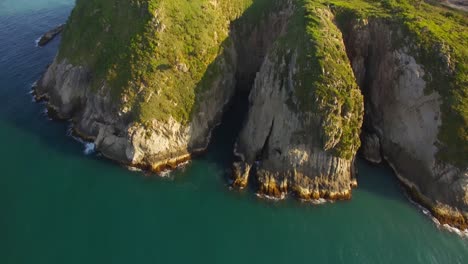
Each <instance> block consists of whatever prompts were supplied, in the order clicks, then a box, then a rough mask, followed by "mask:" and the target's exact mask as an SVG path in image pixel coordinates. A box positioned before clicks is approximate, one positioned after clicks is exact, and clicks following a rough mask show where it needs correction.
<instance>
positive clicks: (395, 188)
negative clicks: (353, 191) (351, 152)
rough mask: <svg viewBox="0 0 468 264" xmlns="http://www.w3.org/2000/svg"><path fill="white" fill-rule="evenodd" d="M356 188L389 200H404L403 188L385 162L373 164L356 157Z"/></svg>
mask: <svg viewBox="0 0 468 264" xmlns="http://www.w3.org/2000/svg"><path fill="white" fill-rule="evenodd" d="M356 167H357V170H358V174H357V180H358V190H362V191H365V192H368V193H372V194H374V195H378V196H382V197H384V198H386V199H389V200H399V201H401V200H406V199H407V198H406V197H405V190H404V188H403V187H402V185H401V184H400V182H399V180H398V179H397V177H396V175H395V173H394V171H393V169H392V168H391V167H390V166H389V165H388V164H387V163H386V162H382V163H381V164H374V163H371V162H368V161H366V160H364V159H363V158H358V159H357V160H356Z"/></svg>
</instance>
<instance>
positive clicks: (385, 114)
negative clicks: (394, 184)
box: [346, 20, 468, 229]
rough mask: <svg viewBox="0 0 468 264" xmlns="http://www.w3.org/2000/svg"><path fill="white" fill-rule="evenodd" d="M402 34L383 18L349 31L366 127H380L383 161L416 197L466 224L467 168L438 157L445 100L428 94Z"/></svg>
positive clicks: (441, 216)
mask: <svg viewBox="0 0 468 264" xmlns="http://www.w3.org/2000/svg"><path fill="white" fill-rule="evenodd" d="M398 34H400V32H398V31H393V30H392V29H391V27H390V26H389V25H387V24H386V23H385V22H383V21H380V20H370V21H368V23H367V22H366V23H359V22H356V23H355V24H354V25H352V26H351V27H350V32H349V33H348V34H347V35H348V37H347V39H346V42H347V46H348V53H349V56H350V59H351V62H352V65H353V68H354V71H355V75H356V76H357V77H358V83H360V84H361V87H365V90H364V91H363V92H364V94H366V95H367V105H366V107H367V109H366V115H367V116H366V120H367V126H370V127H371V128H372V129H373V130H374V131H377V134H378V138H380V140H381V142H380V143H381V148H382V152H383V155H384V157H385V159H386V160H387V161H388V162H389V163H390V164H391V165H392V167H393V168H394V170H395V172H396V173H397V175H398V178H399V179H400V180H401V181H402V182H403V183H404V184H405V185H406V186H408V187H409V188H410V190H411V193H412V195H413V197H414V198H415V199H416V200H417V201H419V202H421V203H422V204H423V205H425V206H427V207H428V208H429V209H430V210H431V211H432V212H433V214H434V215H435V216H436V217H437V218H438V219H439V220H440V221H441V222H442V223H451V224H453V225H455V226H457V227H459V228H463V229H465V228H468V168H464V169H463V168H457V167H456V166H454V165H452V164H450V163H447V162H446V161H442V160H440V159H439V158H438V157H437V155H436V154H437V152H438V150H439V149H438V146H439V144H438V137H437V136H438V133H439V127H440V125H441V122H442V115H441V98H440V95H439V94H438V93H437V92H435V91H431V92H427V91H428V89H427V81H426V80H427V79H426V78H425V75H426V74H428V73H426V72H425V70H424V65H421V64H419V63H418V62H417V61H416V59H415V57H414V56H413V55H412V52H414V51H412V52H411V48H410V47H408V46H406V47H404V46H403V47H398V48H395V47H394V46H393V44H392V43H394V42H392V38H395V37H397V36H398ZM439 57H440V58H443V56H439ZM436 59H438V58H434V60H436ZM447 67H450V66H449V65H447ZM447 72H450V69H447ZM364 82H367V83H366V84H365V85H363V83H364ZM368 139H369V138H368V137H366V138H365V140H364V142H363V143H364V149H363V153H365V155H366V156H372V157H373V154H370V153H374V151H369V149H371V150H375V149H374V148H372V147H371V146H372V145H375V144H374V143H375V140H372V139H371V140H368ZM370 142H373V143H370Z"/></svg>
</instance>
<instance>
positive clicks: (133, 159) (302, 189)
mask: <svg viewBox="0 0 468 264" xmlns="http://www.w3.org/2000/svg"><path fill="white" fill-rule="evenodd" d="M428 2H429V3H426V2H424V1H409V0H408V1H406V0H405V1H393V0H385V1H365V0H352V1H339V0H317V1H312V0H296V1H293V0H271V1H270V0H234V1H227V0H216V1H208V0H194V1H183V0H171V1H170V0H159V1H156V0H144V1H141V0H140V1H137V0H131V1H128V0H126V1H124V0H114V1H108V0H92V1H84V0H79V1H77V3H76V7H75V9H74V10H73V12H72V14H71V16H70V18H69V20H68V22H67V24H66V26H65V28H64V31H63V39H62V43H61V47H60V50H59V53H58V55H57V57H56V58H55V60H54V62H53V63H52V65H51V66H50V67H49V68H48V70H47V72H46V73H45V74H44V76H43V77H42V78H41V80H40V81H39V82H38V87H37V89H36V96H37V97H38V99H40V98H45V99H48V102H49V103H48V105H49V108H50V109H53V110H54V112H55V113H56V114H57V116H59V117H61V118H64V119H71V120H72V122H73V123H74V129H75V131H76V132H77V133H78V134H79V135H81V136H82V137H84V138H87V139H88V140H92V141H94V142H95V143H96V147H97V149H98V150H99V151H100V152H102V153H103V154H104V155H105V156H107V157H109V158H111V159H114V160H117V161H119V162H121V163H124V164H128V165H131V166H137V167H141V168H144V169H149V170H152V171H155V172H158V171H160V170H163V169H167V168H175V167H176V166H177V165H178V164H179V163H181V162H184V161H186V160H188V159H190V158H191V157H192V156H193V155H194V154H197V153H199V152H202V151H204V150H205V149H206V147H207V145H208V143H209V141H210V135H211V132H212V130H213V128H214V127H215V126H216V125H217V124H218V123H219V122H221V120H220V119H221V115H222V113H223V112H224V108H225V106H226V105H227V104H228V103H229V102H230V100H231V98H232V96H233V94H234V93H235V92H236V84H239V83H242V84H245V85H237V87H243V88H242V89H245V90H247V92H249V93H250V96H249V113H248V116H247V119H246V120H245V123H244V126H243V128H242V131H241V133H240V134H239V137H238V139H237V143H236V146H235V149H234V151H235V154H236V156H237V158H236V161H235V162H234V165H233V185H234V186H238V187H240V188H243V187H245V186H246V185H247V184H248V183H249V181H251V182H253V183H256V184H257V185H258V190H259V193H261V194H263V195H267V196H272V197H277V198H278V197H283V196H285V195H286V194H287V193H294V194H295V195H297V196H298V197H299V198H301V199H317V198H328V199H349V198H350V197H351V188H352V187H353V186H356V184H357V183H356V179H355V177H354V176H355V171H354V159H355V157H356V153H357V151H358V149H359V148H360V146H361V140H360V137H361V139H362V141H363V144H362V145H363V147H362V149H361V153H363V155H364V156H365V157H367V158H369V159H370V160H371V161H373V162H380V161H381V157H382V156H383V157H384V158H385V159H386V160H387V161H388V162H389V163H390V164H391V165H392V166H393V167H394V169H395V171H396V172H397V174H398V177H399V178H400V180H401V181H402V182H403V183H404V184H405V185H406V186H407V187H409V189H410V191H411V193H412V194H413V197H415V198H416V199H418V201H419V202H421V203H423V204H424V205H425V206H427V207H428V208H430V209H431V210H432V212H433V214H434V215H435V216H437V217H438V218H439V219H440V220H441V221H442V222H443V223H450V224H453V225H456V226H457V227H460V228H468V169H467V167H468V158H467V157H468V101H467V98H468V91H467V89H468V78H467V76H468V61H467V58H468V54H467V52H468V50H467V49H466V47H467V46H468V35H467V34H468V33H467V32H468V30H466V29H467V27H468V21H467V19H466V14H464V13H461V11H457V10H451V9H447V8H445V7H442V6H439V5H438V4H437V3H435V2H433V1H428ZM250 82H252V83H253V85H249V84H250ZM361 131H362V133H361Z"/></svg>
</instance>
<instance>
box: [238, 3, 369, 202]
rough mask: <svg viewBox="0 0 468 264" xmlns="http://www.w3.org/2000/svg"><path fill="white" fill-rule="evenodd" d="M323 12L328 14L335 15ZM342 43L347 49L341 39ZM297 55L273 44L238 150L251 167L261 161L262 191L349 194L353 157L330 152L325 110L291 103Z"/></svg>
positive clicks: (331, 195) (317, 195)
mask: <svg viewBox="0 0 468 264" xmlns="http://www.w3.org/2000/svg"><path fill="white" fill-rule="evenodd" d="M324 12H325V13H324V14H325V16H326V18H324V19H332V16H331V15H330V13H326V12H327V11H324ZM327 21H328V20H327ZM285 30H286V29H285ZM338 43H340V42H338ZM341 45H342V49H343V52H344V45H343V42H342V41H341ZM297 54H298V52H297V51H294V50H291V51H290V52H286V53H281V52H278V49H274V48H273V49H271V50H270V52H269V53H268V54H267V57H266V58H265V60H264V62H263V65H262V67H261V69H260V72H259V73H258V74H257V77H256V79H255V84H254V87H253V90H252V91H251V94H250V97H249V101H250V104H251V107H250V109H249V114H248V118H247V122H246V124H245V126H244V128H243V130H242V131H241V134H240V136H239V139H238V141H237V144H236V149H235V153H236V155H237V156H239V158H241V159H242V161H243V162H245V163H247V164H248V165H247V166H253V165H254V164H256V165H255V166H256V174H255V175H254V177H255V178H256V180H257V181H258V184H259V190H258V191H259V193H260V194H262V195H266V196H269V197H274V198H282V197H284V196H285V194H286V193H287V192H288V191H292V192H294V193H295V194H296V195H297V196H298V197H299V198H301V199H308V200H309V199H318V198H328V199H349V198H350V197H351V186H355V185H356V182H355V181H354V175H353V166H354V164H353V159H352V158H349V159H347V158H341V157H338V156H336V155H335V154H333V153H332V152H331V151H327V144H323V141H322V140H321V139H322V138H326V137H325V135H324V132H322V131H321V128H320V127H321V126H322V125H323V124H322V120H321V118H322V116H323V113H320V112H319V113H317V112H312V111H299V110H295V109H294V108H295V107H291V104H295V103H294V101H295V100H297V99H295V98H294V97H295V96H294V93H295V85H297V84H296V82H295V80H294V75H295V73H296V72H297V71H298V69H297V68H298V67H300V66H299V64H298V62H297V60H298V55H297ZM350 71H351V69H350ZM310 85H312V84H310ZM361 102H362V101H361ZM357 106H359V105H357ZM334 125H336V124H334ZM314 131H317V132H315V133H314ZM339 141H340V137H337V138H336V139H335V138H334V139H333V142H332V143H330V142H331V141H327V140H326V142H328V144H329V145H333V146H334V145H336V144H337V142H339ZM324 145H325V146H324ZM328 148H330V147H328ZM356 150H357V148H356ZM257 161H258V162H257ZM235 176H237V175H235ZM242 176H244V175H242ZM239 181H241V179H239Z"/></svg>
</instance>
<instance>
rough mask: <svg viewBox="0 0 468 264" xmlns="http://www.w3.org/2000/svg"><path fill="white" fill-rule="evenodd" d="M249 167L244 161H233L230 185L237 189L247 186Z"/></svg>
mask: <svg viewBox="0 0 468 264" xmlns="http://www.w3.org/2000/svg"><path fill="white" fill-rule="evenodd" d="M250 169H251V166H250V165H249V164H247V163H245V162H234V164H233V165H232V174H233V183H232V186H233V187H236V188H239V189H244V188H245V187H247V184H248V180H249V173H250Z"/></svg>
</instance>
